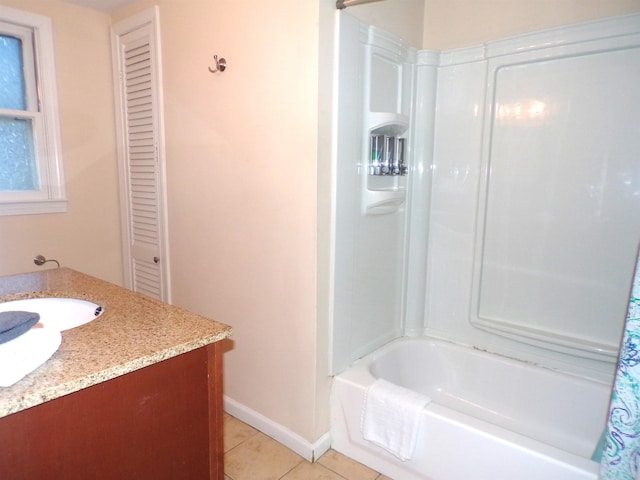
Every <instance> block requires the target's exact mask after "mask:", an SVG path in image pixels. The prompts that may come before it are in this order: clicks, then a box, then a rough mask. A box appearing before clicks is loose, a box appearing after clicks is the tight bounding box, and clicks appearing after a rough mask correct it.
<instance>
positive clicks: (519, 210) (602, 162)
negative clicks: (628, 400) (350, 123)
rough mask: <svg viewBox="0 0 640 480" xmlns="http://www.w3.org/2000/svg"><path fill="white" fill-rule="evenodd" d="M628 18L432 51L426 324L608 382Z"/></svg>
mask: <svg viewBox="0 0 640 480" xmlns="http://www.w3.org/2000/svg"><path fill="white" fill-rule="evenodd" d="M639 27H640V16H637V15H636V16H629V17H621V18H617V19H611V20H605V21H600V22H595V23H593V24H587V25H578V26H575V27H565V28H560V29H555V30H550V31H546V32H541V33H537V34H531V35H523V36H520V37H514V38H510V39H505V40H501V41H496V42H491V43H489V44H487V45H484V46H480V47H476V48H468V49H462V50H457V51H453V52H443V53H442V54H441V59H440V67H439V70H438V87H437V88H438V89H437V92H438V93H437V109H436V110H437V113H436V130H435V148H434V162H433V165H432V168H433V183H432V188H433V194H432V204H431V210H430V220H429V221H430V223H429V245H428V251H429V253H428V269H427V272H426V275H427V278H428V280H427V289H426V291H427V301H426V308H425V316H424V318H425V332H426V333H428V334H430V335H435V336H439V337H444V338H446V339H451V340H455V341H458V342H462V343H466V344H470V345H473V346H476V347H479V348H482V349H487V350H489V351H492V352H497V353H501V354H504V355H508V356H512V357H515V358H519V359H522V360H528V361H533V362H536V363H538V364H541V365H544V366H548V367H552V368H559V369H561V370H564V371H570V372H574V373H578V374H582V375H586V376H589V377H592V378H600V379H602V380H605V381H610V379H611V373H612V371H613V369H614V366H615V361H616V356H617V349H618V345H619V342H620V335H621V331H622V324H623V322H624V317H625V310H626V302H627V296H628V294H629V288H630V282H631V274H632V271H633V265H634V258H635V251H636V248H637V246H638V243H639V242H640V130H639V127H638V125H639V124H638V111H640V84H639V83H638V78H640V34H639V33H638V32H639V31H640V30H639ZM419 220H420V219H415V218H412V221H419Z"/></svg>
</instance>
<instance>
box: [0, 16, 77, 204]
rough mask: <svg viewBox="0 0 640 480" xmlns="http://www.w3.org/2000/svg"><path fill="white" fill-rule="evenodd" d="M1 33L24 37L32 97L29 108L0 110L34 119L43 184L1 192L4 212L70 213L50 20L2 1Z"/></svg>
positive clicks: (26, 78) (39, 174) (35, 150)
mask: <svg viewBox="0 0 640 480" xmlns="http://www.w3.org/2000/svg"><path fill="white" fill-rule="evenodd" d="M0 33H5V34H10V35H12V36H16V37H18V38H20V39H21V40H22V41H23V44H22V45H23V51H24V53H23V58H24V73H25V84H26V88H27V101H28V104H27V111H22V110H7V109H0V115H3V116H6V115H12V116H14V117H16V118H24V119H27V120H30V121H31V122H32V125H33V138H34V144H35V145H34V152H35V155H36V165H37V167H36V168H37V175H38V183H39V187H40V189H39V190H31V191H0V215H26V214H41V213H60V212H66V211H67V201H66V196H65V189H64V173H63V168H62V152H61V148H60V146H61V143H60V125H59V121H58V98H57V87H56V71H55V63H54V55H53V28H52V24H51V19H49V18H47V17H44V16H41V15H36V14H33V13H30V12H23V11H22V10H16V9H13V8H8V7H2V6H0Z"/></svg>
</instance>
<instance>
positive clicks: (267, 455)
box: [224, 414, 391, 480]
mask: <svg viewBox="0 0 640 480" xmlns="http://www.w3.org/2000/svg"><path fill="white" fill-rule="evenodd" d="M224 452H225V454H224V471H225V480H391V479H390V478H388V477H385V476H384V475H380V474H379V473H378V472H374V471H373V470H371V469H370V468H367V467H365V466H364V465H362V464H360V463H358V462H355V461H353V460H351V459H350V458H348V457H345V456H344V455H342V454H340V453H338V452H335V451H333V450H329V451H328V452H327V453H325V454H324V455H323V456H322V457H320V459H319V460H318V461H317V462H316V463H309V462H307V461H306V460H305V459H304V458H302V457H301V456H299V455H298V454H296V453H294V452H293V451H291V450H289V449H288V448H286V447H284V446H283V445H281V444H280V443H278V442H276V441H275V440H273V439H272V438H270V437H268V436H267V435H265V434H263V433H261V432H259V431H258V430H256V429H255V428H253V427H251V426H249V425H247V424H246V423H243V422H241V421H240V420H238V419H237V418H234V417H232V416H231V415H228V414H225V416H224Z"/></svg>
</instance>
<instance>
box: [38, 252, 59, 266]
mask: <svg viewBox="0 0 640 480" xmlns="http://www.w3.org/2000/svg"><path fill="white" fill-rule="evenodd" d="M47 262H56V265H58V268H60V262H59V261H58V260H56V259H54V258H51V259H49V260H47V259H46V258H44V255H36V257H35V258H34V259H33V263H35V264H36V265H38V266H40V265H44V264H45V263H47Z"/></svg>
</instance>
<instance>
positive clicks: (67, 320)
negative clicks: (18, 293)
mask: <svg viewBox="0 0 640 480" xmlns="http://www.w3.org/2000/svg"><path fill="white" fill-rule="evenodd" d="M15 310H19V311H23V312H36V313H38V314H40V323H42V324H43V325H44V326H45V327H47V328H54V329H56V330H60V331H63V330H69V329H70V328H74V327H79V326H80V325H84V324H85V323H89V322H91V321H93V320H95V319H96V318H98V317H99V316H100V315H102V313H104V309H103V308H102V307H101V306H100V305H97V304H95V303H92V302H87V301H85V300H78V299H75V298H28V299H25V300H13V301H11V302H4V303H0V312H11V311H15Z"/></svg>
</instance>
